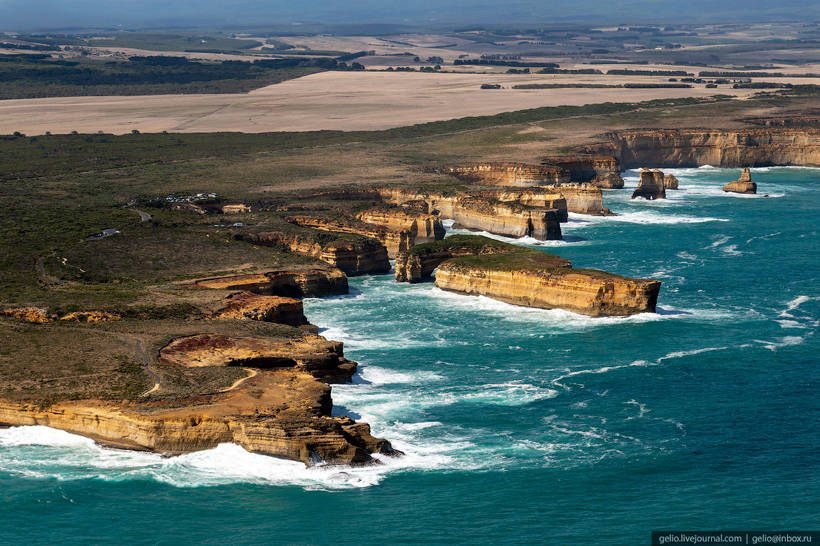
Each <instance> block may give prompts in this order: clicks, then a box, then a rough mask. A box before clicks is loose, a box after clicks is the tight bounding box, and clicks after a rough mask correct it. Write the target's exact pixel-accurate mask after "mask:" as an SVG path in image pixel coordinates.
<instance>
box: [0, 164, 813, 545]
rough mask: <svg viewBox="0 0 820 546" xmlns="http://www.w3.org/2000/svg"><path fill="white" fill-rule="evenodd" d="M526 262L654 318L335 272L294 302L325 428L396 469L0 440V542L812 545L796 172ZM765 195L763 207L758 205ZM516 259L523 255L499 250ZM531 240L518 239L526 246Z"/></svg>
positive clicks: (41, 432) (700, 195) (48, 435)
mask: <svg viewBox="0 0 820 546" xmlns="http://www.w3.org/2000/svg"><path fill="white" fill-rule="evenodd" d="M667 172H673V173H675V174H677V176H678V177H679V178H680V181H681V188H682V189H681V190H679V191H677V192H674V191H671V190H670V191H669V192H668V193H669V196H670V199H668V200H667V201H657V202H646V201H641V202H632V201H630V199H629V196H630V195H631V189H630V187H634V185H635V183H636V180H637V178H636V175H635V173H634V172H630V173H627V175H628V176H627V186H628V187H627V189H624V190H613V191H607V192H606V193H605V197H604V198H605V201H606V205H607V206H609V207H610V208H611V209H613V210H614V211H615V212H617V213H619V214H620V216H618V217H610V218H591V217H584V216H578V215H572V218H571V221H570V222H569V223H568V224H565V225H564V226H565V227H564V234H565V237H566V240H565V241H564V242H556V243H548V244H547V245H545V246H544V247H543V248H544V249H545V250H548V251H552V252H556V253H559V254H560V255H562V256H564V257H567V258H570V259H572V261H573V263H574V264H575V265H576V266H580V267H597V268H601V269H606V270H610V271H613V272H617V273H621V274H625V275H631V276H639V277H651V278H656V279H659V280H662V281H663V287H662V288H661V295H660V299H659V307H660V308H659V313H658V314H657V315H650V314H646V315H638V316H635V317H630V318H602V319H593V318H587V317H584V316H580V315H575V314H572V313H567V312H563V311H544V310H532V309H524V308H518V307H513V306H510V305H506V304H502V303H498V302H495V301H493V300H489V299H486V298H479V297H469V296H461V295H454V294H449V293H445V292H443V291H440V290H438V289H436V288H435V287H434V286H433V285H432V284H420V285H406V284H405V285H399V284H396V283H395V282H393V280H392V277H391V276H389V275H385V276H374V277H360V278H355V279H351V287H352V289H353V290H352V294H351V295H350V296H346V297H339V298H331V299H325V300H308V301H306V313H307V315H308V318H309V319H310V320H311V321H312V322H314V323H316V324H319V325H320V326H322V327H324V328H326V330H325V331H324V335H326V336H327V337H329V338H332V339H340V340H342V341H345V344H346V355H347V356H348V357H349V358H352V359H355V360H357V361H359V362H360V364H361V367H360V373H359V375H358V377H357V378H356V382H355V383H354V384H353V385H348V386H334V388H333V393H334V394H333V397H334V401H335V403H336V411H337V412H338V413H349V414H351V415H353V416H355V417H356V418H361V419H363V420H366V421H368V422H369V423H371V425H372V426H373V429H374V432H375V433H376V434H377V435H380V436H383V437H386V438H389V439H391V440H392V441H393V442H394V444H395V445H396V446H397V447H399V448H400V449H402V450H404V451H405V452H406V453H407V455H406V456H405V457H403V458H401V459H397V460H387V461H386V464H384V465H382V466H381V467H379V468H366V469H346V468H338V467H336V468H314V469H309V470H308V469H304V467H303V466H302V465H300V464H298V463H292V462H284V461H277V460H275V459H271V458H267V457H263V456H258V455H251V454H248V453H246V452H244V451H243V450H242V449H240V448H238V447H236V446H229V445H226V446H220V447H219V448H217V449H214V450H211V451H207V452H202V453H197V454H191V455H186V456H183V457H177V458H169V459H163V458H160V457H158V456H156V455H152V454H142V453H131V452H124V451H117V450H110V449H102V448H99V447H97V446H95V445H94V444H92V443H91V442H90V441H87V440H85V439H82V438H79V437H76V436H71V435H68V434H64V433H61V432H59V431H53V430H50V429H44V428H38V427H18V428H13V429H8V430H4V431H0V500H2V509H3V512H2V516H0V542H3V543H46V542H55V541H60V542H64V543H77V544H79V543H89V542H91V543H120V542H124V541H126V540H127V541H128V542H131V543H137V544H141V543H160V544H179V543H190V542H203V543H210V544H225V543H257V542H271V543H288V544H311V543H329V542H333V543H338V544H374V543H385V542H393V543H417V542H432V543H442V542H455V543H465V542H470V543H482V544H495V543H523V542H539V543H546V544H613V545H624V544H626V545H629V544H648V543H649V533H650V531H651V530H653V529H669V528H677V529H687V528H689V529H746V528H749V529H789V528H791V529H798V528H803V529H805V528H809V529H811V528H817V527H818V521H820V519H819V518H818V516H820V501H818V499H819V498H820V449H818V446H820V432H818V426H817V423H818V417H820V403H818V378H819V377H820V371H818V364H820V357H818V351H820V344H819V343H818V338H817V337H816V336H815V335H814V334H815V332H816V330H817V327H818V324H820V282H818V281H820V271H819V270H820V268H819V267H818V266H819V265H820V249H818V244H817V241H818V237H817V229H818V211H819V210H820V170H810V169H792V168H771V169H754V170H753V178H754V179H755V181H756V182H757V183H758V186H759V191H760V192H761V193H760V194H759V195H758V196H756V197H746V196H735V195H730V194H725V193H723V192H722V191H720V186H721V185H722V184H724V183H726V182H727V181H729V180H732V179H734V178H737V176H738V175H739V171H738V170H721V169H710V168H701V169H674V170H668V171H667ZM764 194H768V195H769V197H768V198H767V197H763V195H764ZM520 242H522V243H526V242H527V241H520ZM530 242H532V241H530Z"/></svg>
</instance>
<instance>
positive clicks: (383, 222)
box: [356, 207, 446, 250]
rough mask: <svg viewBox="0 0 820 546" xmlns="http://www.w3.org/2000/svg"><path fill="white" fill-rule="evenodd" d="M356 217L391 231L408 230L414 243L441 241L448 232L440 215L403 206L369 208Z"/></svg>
mask: <svg viewBox="0 0 820 546" xmlns="http://www.w3.org/2000/svg"><path fill="white" fill-rule="evenodd" d="M356 217H357V218H358V219H359V220H361V221H362V222H365V223H368V224H373V225H377V226H382V227H384V228H386V229H389V230H390V231H395V232H403V231H407V232H409V233H410V234H411V235H412V237H413V240H414V244H416V243H427V242H429V241H439V240H441V239H444V235H445V234H446V231H445V230H444V225H442V223H441V218H439V217H438V216H435V215H433V214H428V213H427V212H422V211H414V210H408V209H403V208H401V207H390V208H378V209H369V210H365V211H362V212H360V213H359V214H357V215H356ZM410 246H413V245H410ZM388 250H389V249H388Z"/></svg>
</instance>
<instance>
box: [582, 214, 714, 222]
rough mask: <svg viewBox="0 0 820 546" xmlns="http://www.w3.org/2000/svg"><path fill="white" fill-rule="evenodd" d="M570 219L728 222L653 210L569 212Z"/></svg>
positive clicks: (589, 220) (588, 220)
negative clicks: (609, 213)
mask: <svg viewBox="0 0 820 546" xmlns="http://www.w3.org/2000/svg"><path fill="white" fill-rule="evenodd" d="M569 217H570V219H571V220H574V221H576V222H585V223H587V224H613V223H628V224H701V223H704V222H728V221H729V220H728V219H726V218H714V217H711V216H687V215H685V214H662V213H659V212H653V211H637V212H619V213H618V215H617V216H588V215H584V214H577V213H573V212H571V213H569Z"/></svg>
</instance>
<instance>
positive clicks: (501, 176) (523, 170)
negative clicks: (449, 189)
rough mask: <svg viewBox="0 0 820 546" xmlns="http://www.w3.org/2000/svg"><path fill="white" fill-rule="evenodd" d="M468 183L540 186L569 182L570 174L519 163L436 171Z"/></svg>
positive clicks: (455, 167)
mask: <svg viewBox="0 0 820 546" xmlns="http://www.w3.org/2000/svg"><path fill="white" fill-rule="evenodd" d="M436 172H441V173H444V174H449V175H451V176H455V177H456V178H460V179H462V180H467V181H470V182H481V183H483V184H492V185H498V186H541V185H546V184H560V183H563V182H569V181H570V173H569V171H568V170H567V169H564V168H562V167H560V166H556V165H525V164H521V163H475V164H472V165H459V166H454V167H444V168H442V169H436Z"/></svg>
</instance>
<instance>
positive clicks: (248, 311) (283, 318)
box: [211, 292, 308, 326]
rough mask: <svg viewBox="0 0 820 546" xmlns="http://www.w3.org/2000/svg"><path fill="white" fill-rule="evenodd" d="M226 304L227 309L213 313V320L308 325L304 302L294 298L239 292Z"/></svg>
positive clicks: (229, 298) (227, 300)
mask: <svg viewBox="0 0 820 546" xmlns="http://www.w3.org/2000/svg"><path fill="white" fill-rule="evenodd" d="M225 303H226V305H225V307H223V308H222V309H219V310H218V311H216V312H215V313H213V315H211V318H215V319H237V320H261V321H264V322H277V323H279V324H289V325H291V326H301V325H303V324H307V323H308V321H307V319H306V318H305V314H304V311H303V310H302V302H301V301H300V300H297V299H294V298H286V297H281V296H263V295H259V294H253V293H251V292H239V293H238V294H233V295H231V296H228V298H226V300H225Z"/></svg>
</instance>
